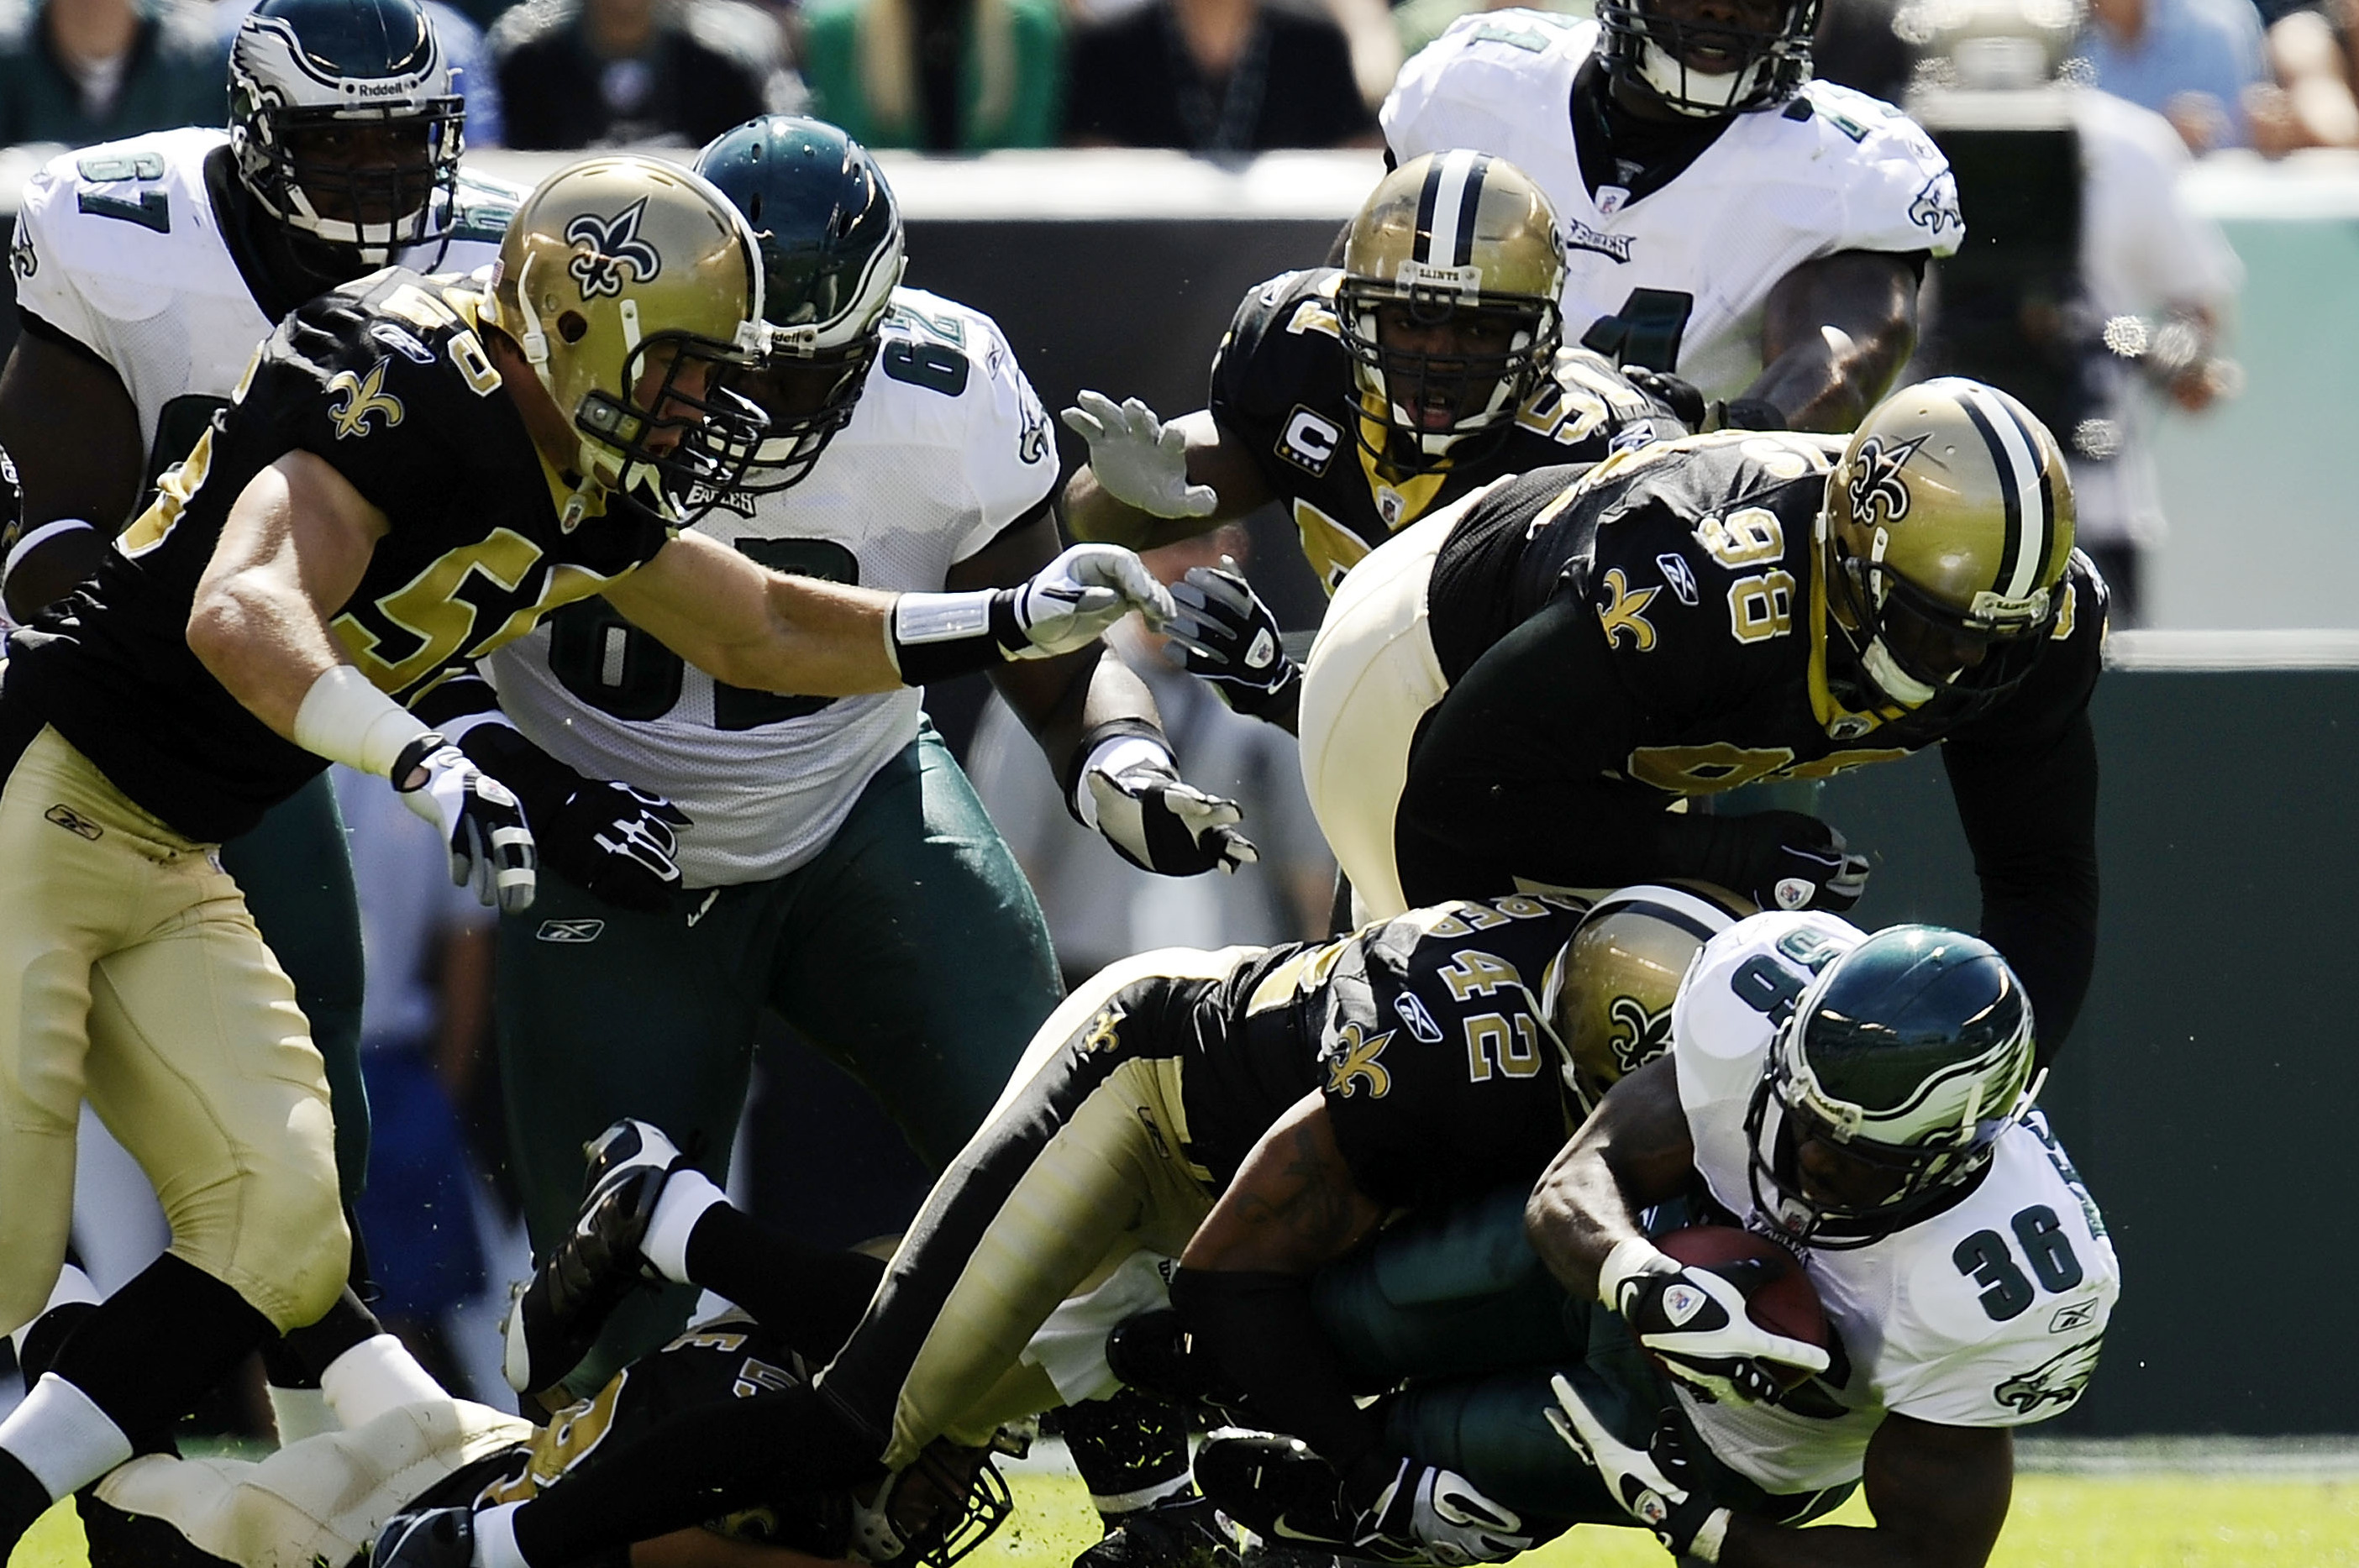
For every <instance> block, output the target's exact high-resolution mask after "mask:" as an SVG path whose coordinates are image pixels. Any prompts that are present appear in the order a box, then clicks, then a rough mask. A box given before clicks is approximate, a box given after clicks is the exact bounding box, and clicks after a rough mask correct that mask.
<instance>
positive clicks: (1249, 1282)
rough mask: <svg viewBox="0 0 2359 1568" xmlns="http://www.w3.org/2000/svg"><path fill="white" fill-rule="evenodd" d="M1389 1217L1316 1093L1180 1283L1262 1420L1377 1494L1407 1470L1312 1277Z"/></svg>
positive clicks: (1239, 1184)
mask: <svg viewBox="0 0 2359 1568" xmlns="http://www.w3.org/2000/svg"><path fill="white" fill-rule="evenodd" d="M1384 1217H1385V1208H1384V1206H1383V1205H1381V1204H1379V1203H1377V1202H1376V1200H1375V1199H1374V1198H1372V1197H1370V1196H1369V1195H1367V1194H1366V1193H1364V1192H1363V1191H1361V1190H1360V1187H1359V1184H1357V1183H1355V1182H1354V1181H1353V1179H1352V1173H1351V1171H1350V1169H1349V1168H1348V1167H1347V1166H1346V1165H1345V1164H1344V1162H1343V1154H1342V1152H1340V1151H1339V1150H1338V1149H1337V1148H1336V1145H1335V1130H1334V1127H1333V1124H1332V1122H1330V1120H1329V1119H1328V1115H1327V1105H1326V1101H1325V1100H1324V1098H1321V1096H1320V1095H1319V1094H1318V1093H1317V1092H1315V1091H1314V1092H1313V1093H1310V1094H1308V1095H1305V1096H1304V1097H1303V1098H1301V1099H1300V1100H1299V1101H1298V1102H1297V1103H1296V1104H1295V1105H1294V1106H1293V1107H1292V1108H1290V1109H1288V1111H1287V1113H1286V1114H1285V1115H1284V1116H1281V1117H1279V1118H1278V1119H1277V1123H1276V1124H1275V1125H1274V1126H1272V1127H1271V1128H1270V1130H1268V1131H1267V1132H1266V1133H1264V1134H1263V1135H1262V1139H1261V1141H1260V1142H1259V1143H1256V1144H1255V1145H1254V1149H1253V1152H1252V1153H1250V1154H1248V1155H1246V1156H1245V1162H1244V1163H1243V1164H1242V1165H1240V1166H1239V1167H1238V1168H1237V1173H1236V1176H1235V1177H1234V1179H1233V1180H1232V1181H1231V1182H1230V1183H1229V1185H1228V1188H1227V1190H1226V1191H1224V1192H1223V1193H1222V1195H1221V1197H1220V1201H1219V1202H1217V1203H1215V1204H1214V1205H1213V1206H1212V1213H1211V1214H1210V1215H1208V1216H1206V1217H1205V1219H1204V1223H1203V1224H1202V1225H1201V1226H1199V1227H1197V1230H1196V1234H1195V1237H1194V1238H1192V1239H1191V1240H1190V1242H1189V1243H1188V1249H1187V1250H1186V1251H1185V1252H1184V1253H1182V1254H1181V1255H1180V1271H1179V1273H1178V1274H1177V1275H1176V1276H1174V1278H1173V1279H1172V1281H1171V1303H1172V1304H1173V1305H1174V1306H1176V1307H1178V1308H1179V1309H1180V1312H1181V1313H1183V1314H1186V1316H1187V1318H1188V1320H1189V1327H1190V1329H1191V1330H1192V1331H1193V1332H1194V1333H1195V1335H1196V1337H1197V1340H1198V1342H1199V1343H1200V1344H1201V1345H1202V1346H1204V1348H1205V1349H1206V1350H1208V1351H1209V1352H1210V1353H1211V1354H1212V1357H1214V1359H1215V1361H1216V1363H1217V1364H1218V1365H1219V1366H1220V1368H1222V1370H1223V1371H1224V1372H1225V1373H1227V1375H1228V1377H1229V1379H1231V1380H1232V1381H1233V1382H1234V1384H1235V1386H1237V1387H1238V1388H1240V1389H1242V1390H1245V1395H1246V1398H1247V1399H1248V1400H1250V1401H1251V1404H1252V1407H1253V1412H1254V1418H1255V1419H1256V1421H1257V1422H1261V1423H1262V1424H1264V1425H1266V1426H1269V1427H1271V1428H1274V1429H1275V1430H1277V1431H1279V1432H1284V1433H1290V1434H1292V1435H1293V1436H1296V1437H1299V1438H1300V1439H1302V1441H1304V1442H1305V1443H1308V1444H1310V1446H1311V1447H1312V1448H1313V1449H1316V1450H1317V1451H1318V1452H1319V1454H1321V1456H1322V1457H1323V1458H1325V1459H1326V1460H1327V1461H1328V1463H1330V1464H1332V1465H1334V1466H1335V1468H1336V1469H1337V1470H1339V1471H1341V1472H1343V1474H1344V1475H1345V1476H1346V1477H1347V1478H1355V1477H1354V1472H1355V1471H1357V1472H1361V1473H1364V1475H1365V1476H1369V1477H1378V1478H1380V1479H1379V1483H1378V1484H1381V1478H1388V1477H1389V1476H1391V1474H1392V1471H1393V1468H1394V1466H1395V1464H1396V1462H1397V1461H1396V1459H1395V1457H1394V1456H1391V1455H1388V1454H1386V1453H1385V1452H1384V1449H1383V1444H1382V1435H1381V1433H1379V1432H1378V1431H1377V1428H1376V1424H1375V1422H1373V1421H1371V1420H1369V1419H1368V1417H1366V1416H1365V1415H1364V1414H1362V1413H1361V1411H1360V1409H1359V1407H1358V1405H1357V1404H1355V1403H1354V1402H1353V1399H1352V1390H1351V1387H1350V1385H1349V1384H1348V1383H1347V1382H1346V1380H1345V1379H1344V1376H1343V1368H1342V1365H1341V1364H1340V1363H1339V1362H1338V1361H1337V1359H1336V1357H1335V1353H1334V1351H1333V1350H1332V1348H1331V1347H1330V1346H1329V1345H1328V1344H1327V1341H1326V1338H1325V1336H1323V1335H1321V1332H1320V1329H1319V1324H1318V1320H1317V1317H1316V1314H1314V1313H1313V1311H1312V1309H1311V1304H1310V1274H1311V1271H1313V1270H1315V1269H1317V1268H1318V1267H1319V1266H1320V1265H1321V1264H1323V1263H1326V1262H1330V1261H1332V1260H1334V1259H1337V1258H1340V1257H1342V1256H1343V1254H1344V1253H1346V1252H1348V1251H1350V1250H1351V1249H1353V1248H1354V1247H1356V1246H1358V1245H1359V1244H1360V1242H1361V1241H1362V1240H1363V1239H1364V1238H1366V1237H1367V1235H1368V1234H1369V1232H1371V1231H1373V1230H1374V1229H1375V1227H1376V1225H1377V1223H1378V1222H1379V1221H1381V1220H1382V1219H1383V1218H1384ZM1359 1489H1365V1488H1364V1487H1363V1488H1359Z"/></svg>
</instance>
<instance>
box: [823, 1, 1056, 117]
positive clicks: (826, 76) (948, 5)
mask: <svg viewBox="0 0 2359 1568" xmlns="http://www.w3.org/2000/svg"><path fill="white" fill-rule="evenodd" d="M802 65H803V76H804V80H805V81H807V82H808V83H809V84H810V93H811V111H810V112H811V113H812V114H816V115H818V116H819V117H820V118H821V119H822V120H828V121H832V122H833V123H834V124H838V125H841V126H843V129H844V130H845V132H846V133H848V134H849V135H851V136H852V138H853V140H854V141H857V142H864V143H866V144H867V145H868V146H872V147H918V148H922V149H923V150H925V151H927V152H943V153H948V152H984V151H987V150H989V149H990V148H993V147H1045V146H1055V145H1056V140H1057V130H1058V125H1059V120H1060V114H1061V111H1062V102H1061V100H1062V90H1063V85H1064V27H1063V24H1062V22H1061V21H1060V18H1059V16H1058V10H1057V0H811V4H810V5H807V6H806V7H805V8H804V11H803V49H802Z"/></svg>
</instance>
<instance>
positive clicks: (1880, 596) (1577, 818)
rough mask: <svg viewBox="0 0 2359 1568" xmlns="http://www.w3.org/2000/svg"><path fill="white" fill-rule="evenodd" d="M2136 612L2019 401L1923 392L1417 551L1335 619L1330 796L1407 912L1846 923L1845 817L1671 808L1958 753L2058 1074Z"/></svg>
mask: <svg viewBox="0 0 2359 1568" xmlns="http://www.w3.org/2000/svg"><path fill="white" fill-rule="evenodd" d="M2104 609H2105V600H2104V584H2103V580H2102V579H2100V578H2099V577H2098V576H2097V574H2096V572H2095V570H2094V568H2092V567H2091V566H2090V565H2089V564H2088V561H2087V558H2086V557H2082V556H2081V555H2078V554H2077V553H2075V552H2074V550H2073V548H2072V495H2071V478H2070V476H2069V474H2068V473H2067V471H2066V469H2065V465H2064V460H2063V456H2062V453H2061V452H2060V450H2059V449H2058V448H2057V446H2056V443H2055V440H2054V438H2052V437H2051V436H2050V435H2049V432H2048V431H2047V430H2046V428H2045V427H2042V426H2041V425H2040V424H2039V422H2038V420H2037V419H2036V418H2034V417H2033V416H2031V415H2030V414H2029V413H2028V412H2027V411H2026V410H2025V409H2024V407H2023V406H2022V405H2021V404H2019V403H2017V402H2016V401H2015V400H2014V399H2013V398H2011V397H2008V396H2006V395H2005V394H2003V393H2000V392H1996V391H1995V390H1993V389H1991V388H1989V387H1986V386H1983V385H1981V384H1977V383H1974V382H1969V381H1962V380H1958V379H1953V378H1952V379H1943V380H1939V381H1930V382H1925V383H1922V384H1918V385H1915V386H1911V387H1908V388H1906V389H1904V390H1903V391H1901V392H1898V393H1896V394H1894V395H1892V396H1891V397H1889V398H1887V399H1886V400H1885V401H1884V402H1883V403H1881V404H1879V405H1878V406H1876V407H1875V410H1874V411H1873V412H1871V413H1870V414H1869V416H1868V417H1867V420H1866V422H1865V423H1864V424H1863V425H1862V426H1861V427H1860V429H1859V433H1858V434H1857V435H1855V436H1854V437H1853V438H1851V440H1850V441H1849V442H1848V443H1843V442H1839V441H1837V440H1835V439H1833V438H1825V437H1817V436H1800V435H1789V434H1785V433H1774V434H1773V433H1760V434H1750V433H1745V432H1742V431H1729V432H1723V433H1721V434H1718V435H1709V436H1690V437H1686V438H1681V439H1680V440H1677V441H1670V442H1664V443H1658V444H1657V445H1654V446H1650V447H1646V448H1642V449H1638V450H1636V451H1632V452H1625V453H1620V454H1617V455H1615V456H1614V457H1611V458H1608V459H1607V460H1605V461H1603V462H1602V463H1600V464H1598V465H1597V466H1595V467H1594V468H1592V469H1589V470H1585V471H1583V470H1568V469H1546V470H1534V471H1533V472H1531V473H1527V474H1525V475H1522V476H1520V477H1518V478H1515V479H1509V480H1503V481H1500V482H1499V483H1498V484H1496V485H1495V486H1494V487H1493V488H1491V489H1489V490H1487V491H1485V492H1483V493H1481V494H1480V495H1476V496H1473V497H1470V498H1469V499H1467V500H1466V501H1464V502H1462V503H1459V504H1457V505H1455V506H1452V507H1450V508H1446V509H1444V510H1443V511H1442V512H1440V513H1438V514H1435V515H1433V516H1431V517H1429V518H1427V519H1426V520H1425V521H1424V522H1422V523H1419V524H1416V525H1414V526H1413V527H1411V528H1409V529H1408V530H1407V531H1406V532H1404V533H1402V534H1401V535H1398V536H1397V537H1396V538H1394V539H1393V540H1392V541H1391V542H1390V543H1389V544H1386V545H1385V546H1383V547H1382V548H1380V549H1378V550H1376V551H1375V553H1374V554H1372V555H1371V556H1369V557H1368V558H1367V559H1366V560H1364V561H1363V562H1361V563H1360V565H1359V566H1358V567H1356V568H1353V571H1352V574H1351V576H1350V577H1349V578H1348V579H1346V580H1345V583H1344V585H1343V589H1341V590H1340V591H1339V592H1338V593H1337V595H1336V598H1335V601H1334V603H1333V605H1332V607H1331V608H1330V610H1329V611H1328V614H1327V618H1326V621H1325V622H1324V623H1323V624H1322V625H1321V628H1320V633H1319V640H1318V642H1317V643H1316V644H1315V645H1314V646H1313V648H1312V650H1311V654H1310V663H1309V665H1308V666H1307V670H1306V673H1305V676H1304V685H1303V690H1302V705H1301V716H1302V722H1301V733H1302V766H1303V781H1304V783H1305V784H1306V785H1307V786H1308V788H1309V791H1310V803H1311V806H1312V808H1313V809H1314V810H1315V811H1316V812H1317V813H1318V816H1319V822H1320V826H1321V827H1322V828H1323V829H1324V830H1325V831H1326V834H1327V841H1328V843H1329V845H1330V846H1331V847H1332V849H1334V851H1335V855H1336V859H1337V860H1338V861H1339V862H1341V864H1342V866H1343V871H1344V873H1345V875H1346V876H1347V877H1349V878H1350V880H1351V883H1352V887H1353V892H1354V893H1355V894H1357V895H1358V897H1359V898H1360V899H1361V900H1362V901H1363V903H1364V904H1365V906H1366V908H1367V910H1368V911H1369V912H1370V913H1371V914H1375V915H1376V916H1383V915H1386V914H1391V913H1393V912H1395V911H1397V910H1398V909H1401V908H1403V907H1406V906H1407V905H1408V904H1409V903H1419V902H1425V901H1429V900H1431V899H1434V898H1439V897H1443V896H1470V897H1471V896H1481V895H1483V894H1485V893H1489V892H1499V891H1504V890H1506V889H1509V888H1516V887H1525V886H1530V885H1532V884H1534V883H1538V884H1539V885H1543V886H1571V887H1598V886H1611V885H1614V884H1617V883H1623V882H1627V881H1636V880H1639V879H1642V878H1646V879H1661V878H1665V877H1694V878H1699V879H1701V880H1703V881H1712V882H1714V883H1716V884H1718V885H1721V886H1723V887H1728V888H1732V889H1734V890H1735V891H1737V892H1741V893H1744V894H1745V895H1746V896H1747V897H1749V898H1752V899H1753V900H1755V901H1756V903H1760V904H1761V905H1762V906H1763V907H1764V908H1783V909H1797V908H1805V907H1809V908H1832V909H1838V910H1839V909H1845V908H1849V907H1850V905H1851V903H1853V902H1854V900H1856V899H1857V898H1858V896H1859V894H1860V892H1861V891H1862V889H1863V887H1864V882H1865V880H1866V875H1867V861H1866V860H1865V858H1864V857H1863V856H1861V855H1858V854H1855V853H1853V852H1851V851H1849V850H1848V849H1847V848H1846V846H1845V845H1844V843H1843V838H1842V836H1841V834H1839V833H1837V832H1835V831H1834V830H1833V829H1832V827H1830V826H1829V825H1828V824H1826V823H1825V822H1822V821H1821V820H1819V819H1818V818H1816V817H1813V816H1805V815H1803V814H1801V813H1799V812H1792V811H1767V812H1758V813H1755V814H1753V815H1749V816H1718V815H1712V814H1708V813H1705V812H1701V811H1689V812H1674V811H1669V810H1667V809H1666V808H1667V807H1668V806H1671V805H1673V804H1674V803H1676V802H1678V801H1680V800H1682V799H1690V798H1695V797H1704V798H1709V797H1711V796H1713V795H1719V794H1721V793H1722V792H1724V791H1727V790H1731V789H1734V788H1736V787H1738V786H1740V785H1744V784H1757V783H1764V782H1770V781H1777V780H1787V779H1796V780H1811V779H1822V778H1826V777H1829V776H1831V775H1832V774H1834V773H1838V772H1840V771H1842V770H1843V769H1845V768H1852V767H1858V766H1862V765H1864V764H1867V763H1872V762H1886V761H1891V760H1894V759H1897V758H1899V757H1902V756H1906V755H1908V753H1910V752H1915V751H1919V750H1920V749H1922V748H1924V747H1927V746H1931V745H1936V744H1939V745H1940V747H1941V752H1942V761H1943V763H1944V764H1945V766H1946V768H1947V770H1948V772H1949V775H1950V780H1951V788H1952V791H1953V793H1954V794H1955V795H1956V796H1957V800H1958V817H1959V823H1960V826H1961V827H1962V828H1963V829H1964V830H1965V836H1966V839H1967V842H1968V843H1969V844H1970V845H1971V846H1972V847H1973V852H1974V868H1975V871H1976V873H1977V875H1978V876H1979V878H1980V880H1981V883H1982V892H1983V906H1984V907H1983V934H1984V935H1985V936H1987V937H1988V938H1989V939H1990V941H1991V943H1992V945H1993V946H1996V947H1997V948H1998V949H1999V951H2001V952H2002V953H2004V954H2006V957H2007V960H2008V962H2009V963H2011V964H2013V965H2014V966H2015V967H2016V968H2017V971H2018V972H2019V973H2020V974H2021V975H2022V977H2023V979H2024V981H2025V984H2026V985H2027V987H2028V989H2029V990H2030V992H2031V996H2032V999H2033V1000H2035V1001H2036V1002H2037V1003H2038V1005H2039V1007H2040V1010H2041V1016H2042V1018H2043V1019H2044V1020H2045V1021H2046V1028H2045V1032H2044V1034H2043V1036H2042V1038H2041V1040H2040V1042H2039V1045H2040V1049H2041V1051H2042V1052H2043V1053H2053V1052H2054V1051H2056V1050H2057V1049H2058V1048H2059V1047H2060V1045H2061V1044H2062V1042H2063V1039H2064V1036H2065V1034H2066V1033H2067V1031H2068V1030H2069V1029H2070V1027H2071V1022H2072V1019H2073V1016H2074V1015H2075V1014H2076V1013H2077V1012H2078V1011H2079V1010H2080V1005H2081V1000H2082V996H2083V995H2084V994H2085V993H2086V991H2087V989H2088V982H2089V974H2090V970H2091V968H2092V966H2093V963H2094V960H2095V956H2096V899H2097V850H2096V811H2097V795H2096V779H2097V759H2096V741H2095V737H2094V732H2093V730H2092V729H2091V727H2090V722H2089V699H2090V695H2091V693H2092V691H2093V688H2094V687H2095V684H2096V680H2097V676H2098V673H2099V670H2100V668H2101V660H2100V655H2099V649H2100V644H2101V643H2102V641H2103V637H2104ZM1256 613H1260V614H1266V612H1260V611H1258V607H1257V606H1251V607H1249V609H1248V610H1247V611H1245V612H1244V613H1242V614H1237V615H1234V616H1231V617H1230V619H1231V620H1232V622H1233V624H1234V625H1235V626H1237V627H1243V626H1245V625H1249V624H1250V623H1251V622H1252V621H1253V619H1254V618H1255V617H1256ZM1194 614H1195V616H1196V617H1197V618H1198V619H1204V618H1218V617H1222V616H1228V615H1229V611H1226V610H1225V609H1224V608H1223V606H1221V605H1219V604H1218V603H1216V602H1213V601H1212V600H1206V601H1205V602H1204V603H1203V605H1202V606H1201V607H1200V608H1199V609H1197V610H1196V611H1194ZM1199 640H1200V641H1201V637H1200V638H1199ZM2046 1059H2047V1057H2046V1056H2045V1055H2043V1057H2042V1060H2043V1061H2045V1060H2046Z"/></svg>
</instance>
